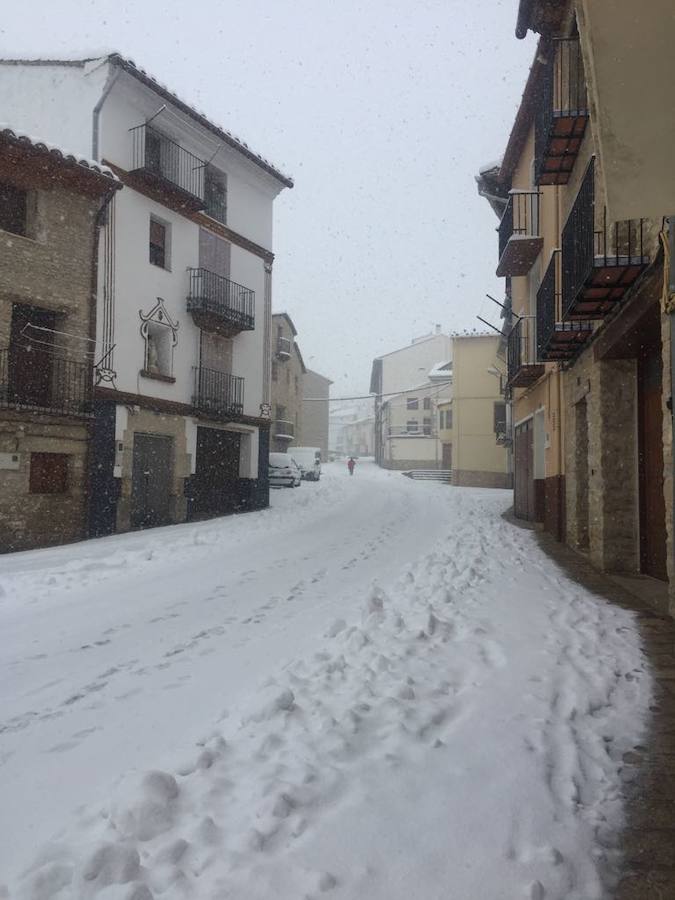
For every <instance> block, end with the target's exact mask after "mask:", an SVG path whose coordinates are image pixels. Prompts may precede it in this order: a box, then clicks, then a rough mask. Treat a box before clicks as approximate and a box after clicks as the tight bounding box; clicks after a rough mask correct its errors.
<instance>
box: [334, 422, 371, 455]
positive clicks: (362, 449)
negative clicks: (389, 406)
mask: <svg viewBox="0 0 675 900" xmlns="http://www.w3.org/2000/svg"><path fill="white" fill-rule="evenodd" d="M340 442H341V447H342V452H343V453H344V454H345V455H346V456H374V455H375V417H374V416H367V417H366V418H363V419H354V421H352V422H346V423H345V424H344V425H343V426H342V435H341V439H340Z"/></svg>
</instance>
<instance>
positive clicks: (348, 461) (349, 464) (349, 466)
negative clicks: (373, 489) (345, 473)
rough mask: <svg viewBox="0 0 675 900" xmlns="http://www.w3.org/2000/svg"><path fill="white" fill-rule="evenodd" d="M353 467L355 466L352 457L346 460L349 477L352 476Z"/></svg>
mask: <svg viewBox="0 0 675 900" xmlns="http://www.w3.org/2000/svg"><path fill="white" fill-rule="evenodd" d="M355 465H356V460H355V459H354V457H353V456H350V457H349V459H348V460H347V468H348V469H349V474H350V475H353V474H354V466H355Z"/></svg>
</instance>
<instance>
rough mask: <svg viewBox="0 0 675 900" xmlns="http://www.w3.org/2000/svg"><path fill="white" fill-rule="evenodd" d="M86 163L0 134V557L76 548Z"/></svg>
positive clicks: (88, 203)
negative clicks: (36, 549) (18, 552)
mask: <svg viewBox="0 0 675 900" xmlns="http://www.w3.org/2000/svg"><path fill="white" fill-rule="evenodd" d="M121 187H122V184H121V182H119V181H118V180H117V179H116V178H115V176H114V175H113V173H112V172H111V171H110V170H109V169H105V168H103V167H102V166H100V165H98V164H97V163H94V162H90V161H88V160H87V159H84V158H78V157H74V156H71V155H69V154H67V153H65V152H62V151H60V150H57V149H55V148H53V147H51V146H48V145H46V144H43V143H41V142H40V141H38V140H36V139H34V138H28V137H25V136H22V135H20V134H17V133H15V132H14V131H12V130H11V129H9V128H6V127H3V128H2V129H0V483H1V485H2V489H1V490H0V551H3V552H4V551H8V550H25V549H29V548H31V547H39V546H44V545H47V544H55V543H63V542H66V541H73V540H77V539H79V538H82V537H85V536H86V534H87V513H88V504H89V491H88V481H89V477H88V475H89V473H88V467H89V464H90V456H91V450H92V446H91V437H92V427H93V413H94V400H93V389H94V375H93V372H94V364H95V362H96V341H95V322H96V308H95V297H96V291H95V285H96V267H97V259H98V242H99V233H100V229H101V225H102V223H103V221H104V217H105V212H106V207H107V206H108V205H109V204H110V203H112V202H113V197H114V195H115V193H116V192H117V190H118V189H120V188H121Z"/></svg>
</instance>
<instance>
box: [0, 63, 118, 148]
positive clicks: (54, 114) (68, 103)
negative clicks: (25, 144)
mask: <svg viewBox="0 0 675 900" xmlns="http://www.w3.org/2000/svg"><path fill="white" fill-rule="evenodd" d="M107 76H108V66H107V65H97V66H95V67H88V68H75V67H70V66H26V65H21V66H20V65H11V64H7V63H4V64H0V121H2V122H3V123H5V124H7V125H9V127H10V128H15V129H17V130H18V131H21V132H24V133H26V134H28V135H30V136H31V137H35V138H40V139H42V140H44V141H46V142H47V143H50V144H55V145H57V146H58V147H60V148H61V149H63V150H69V151H71V152H72V153H75V154H77V155H79V156H83V157H85V158H87V159H90V158H91V156H92V144H91V139H92V114H93V109H94V107H95V106H96V103H97V101H98V99H99V97H100V96H101V94H102V93H103V88H104V86H105V82H106V78H107Z"/></svg>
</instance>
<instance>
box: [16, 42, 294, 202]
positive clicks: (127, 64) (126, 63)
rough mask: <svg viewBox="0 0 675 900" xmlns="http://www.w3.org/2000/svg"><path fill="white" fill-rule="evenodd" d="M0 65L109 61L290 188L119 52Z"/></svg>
mask: <svg viewBox="0 0 675 900" xmlns="http://www.w3.org/2000/svg"><path fill="white" fill-rule="evenodd" d="M2 62H8V63H15V64H17V65H19V64H22V63H24V64H27V65H33V66H39V65H43V66H82V67H84V66H87V65H91V64H92V63H96V62H99V63H104V62H108V63H109V64H110V65H113V66H118V67H119V68H120V69H123V70H124V71H125V72H128V73H129V74H130V75H132V76H133V77H134V78H137V79H138V80H139V81H141V82H143V83H144V84H146V85H147V86H148V87H150V88H151V89H152V90H154V91H156V92H157V93H158V94H160V95H161V96H163V97H164V98H165V99H167V100H169V101H170V102H171V103H173V104H174V105H175V106H176V107H178V108H179V109H180V110H182V111H183V112H184V113H186V114H187V115H189V116H191V117H192V118H193V119H195V120H196V121H197V122H199V124H200V125H201V126H202V127H203V128H206V129H207V130H208V131H210V132H211V133H212V134H215V135H216V136H217V137H219V138H220V139H221V140H222V141H223V142H224V143H226V144H228V145H229V146H230V147H232V148H234V149H235V150H238V151H239V152H240V153H241V154H242V155H243V156H245V157H247V158H248V159H250V160H251V161H252V162H254V163H255V164H256V165H258V166H260V168H262V169H264V170H265V171H266V172H267V173H268V174H270V175H272V176H273V177H274V178H276V179H277V180H278V181H281V183H282V184H283V185H284V186H285V187H289V188H292V187H293V180H292V179H291V178H290V177H289V176H288V175H284V173H283V172H281V171H280V170H279V169H278V168H277V167H276V166H274V165H273V164H272V163H271V162H270V161H269V160H267V159H265V157H264V156H261V155H260V154H259V153H255V152H254V151H253V150H252V149H251V148H250V147H249V146H248V144H247V143H246V141H244V140H242V139H241V138H239V137H237V135H235V134H232V132H230V131H227V130H226V129H225V128H223V127H222V126H221V125H217V124H216V123H215V122H213V121H212V120H211V119H210V118H209V117H208V116H207V114H206V113H205V112H202V111H201V110H198V109H196V107H194V106H192V105H191V104H189V103H186V102H185V101H184V100H181V99H180V97H178V95H177V94H175V93H174V92H173V91H172V90H171V88H169V87H167V86H166V85H165V84H162V82H160V81H158V80H157V79H156V78H154V77H153V76H152V75H150V73H149V72H146V71H145V69H142V68H141V67H140V66H138V65H136V63H135V62H134V60H133V59H130V58H129V57H125V56H123V55H122V54H121V53H118V52H116V51H112V52H105V53H100V52H97V53H89V54H88V55H84V56H82V57H80V58H79V59H74V58H69V59H46V58H45V59H16V60H9V59H4V60H2Z"/></svg>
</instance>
